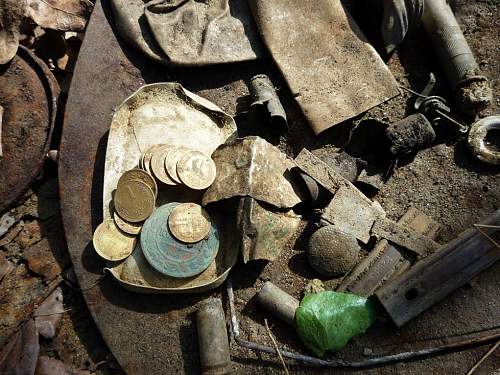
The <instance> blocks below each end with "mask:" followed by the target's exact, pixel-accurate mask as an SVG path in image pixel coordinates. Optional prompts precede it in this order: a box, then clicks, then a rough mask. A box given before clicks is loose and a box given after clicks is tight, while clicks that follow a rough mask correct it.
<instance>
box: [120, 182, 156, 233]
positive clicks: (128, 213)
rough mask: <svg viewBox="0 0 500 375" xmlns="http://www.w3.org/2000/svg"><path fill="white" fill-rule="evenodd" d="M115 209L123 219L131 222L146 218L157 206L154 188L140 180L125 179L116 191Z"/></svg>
mask: <svg viewBox="0 0 500 375" xmlns="http://www.w3.org/2000/svg"><path fill="white" fill-rule="evenodd" d="M114 203H115V209H116V212H118V215H120V216H121V217H122V218H123V219H125V220H126V221H129V222H131V223H138V222H141V221H144V220H146V219H147V218H148V217H149V215H151V213H152V212H153V210H154V208H155V195H154V193H153V190H151V188H150V187H149V186H148V185H147V184H146V183H144V182H142V181H140V180H125V181H123V182H122V183H121V184H120V183H119V184H118V186H117V188H116V192H115V199H114Z"/></svg>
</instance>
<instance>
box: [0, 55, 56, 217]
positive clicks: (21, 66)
mask: <svg viewBox="0 0 500 375" xmlns="http://www.w3.org/2000/svg"><path fill="white" fill-rule="evenodd" d="M0 74H1V75H0V106H1V107H3V116H2V121H1V123H2V129H1V137H0V139H1V142H2V151H3V156H2V157H1V158H0V212H3V211H5V210H6V209H7V208H8V207H10V206H11V205H12V204H13V203H14V202H15V201H16V200H17V199H18V198H19V197H20V196H21V194H22V193H24V191H26V190H27V189H28V187H29V186H30V184H31V182H32V181H33V180H34V178H35V177H36V176H37V175H38V173H39V172H40V169H41V168H42V165H43V161H44V159H45V154H46V153H47V151H48V148H49V144H50V138H51V135H52V129H53V126H54V121H55V113H56V105H57V97H58V95H59V86H58V85H57V81H56V79H55V78H54V76H53V75H52V73H51V72H50V70H49V69H48V68H47V66H46V65H45V63H44V62H43V61H42V60H40V59H39V58H38V57H36V56H35V55H34V54H33V53H31V52H30V51H29V50H28V49H26V48H24V47H22V46H21V47H19V50H18V52H17V55H16V56H15V57H14V58H13V59H12V61H11V62H10V63H8V64H6V65H2V66H0Z"/></svg>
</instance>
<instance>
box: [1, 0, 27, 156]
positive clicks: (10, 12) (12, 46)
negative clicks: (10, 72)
mask: <svg viewBox="0 0 500 375" xmlns="http://www.w3.org/2000/svg"><path fill="white" fill-rule="evenodd" d="M26 6H27V3H26V0H0V65H3V64H7V63H8V62H9V61H10V60H12V59H13V58H14V56H15V55H16V52H17V48H18V47H19V36H20V32H19V28H20V27H21V21H22V20H23V18H24V16H25V14H26V10H27V7H26ZM0 112H1V111H0ZM1 117H2V116H1V113H0V125H1V123H2V121H1ZM0 128H1V126H0ZM0 150H1V147H0ZM0 156H1V152H0Z"/></svg>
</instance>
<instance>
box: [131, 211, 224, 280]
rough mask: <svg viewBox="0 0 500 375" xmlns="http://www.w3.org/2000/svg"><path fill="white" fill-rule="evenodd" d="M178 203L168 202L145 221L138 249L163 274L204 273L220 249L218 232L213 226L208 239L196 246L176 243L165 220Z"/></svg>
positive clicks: (181, 275)
mask: <svg viewBox="0 0 500 375" xmlns="http://www.w3.org/2000/svg"><path fill="white" fill-rule="evenodd" d="M178 205H179V203H168V204H165V205H163V206H161V207H159V208H158V209H156V211H155V212H154V213H153V214H152V215H151V216H150V217H149V219H147V220H146V222H145V223H144V225H143V227H142V231H141V247H142V251H143V253H144V256H145V258H146V260H147V261H148V262H149V264H150V265H151V266H152V267H153V268H154V269H156V270H157V271H158V272H161V273H162V274H164V275H167V276H171V277H179V278H182V277H191V276H195V275H198V274H199V273H201V272H203V271H204V270H205V269H206V268H207V267H208V266H209V265H210V263H212V261H213V260H214V258H215V256H216V255H217V251H218V250H219V237H218V234H217V229H216V228H215V226H214V225H213V224H212V225H211V226H210V231H209V233H208V236H207V238H205V239H203V240H202V241H200V242H197V243H195V244H186V243H183V242H180V241H178V240H176V239H175V238H174V237H173V236H172V234H171V232H170V230H169V228H168V224H167V222H168V218H169V216H170V214H171V212H172V211H173V209H174V208H175V207H177V206H178Z"/></svg>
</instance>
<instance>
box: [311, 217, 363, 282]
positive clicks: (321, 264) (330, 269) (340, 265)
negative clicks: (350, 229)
mask: <svg viewBox="0 0 500 375" xmlns="http://www.w3.org/2000/svg"><path fill="white" fill-rule="evenodd" d="M358 253H359V245H358V241H357V240H356V238H355V237H354V236H353V235H351V234H347V233H344V232H342V231H341V230H338V229H336V228H335V227H334V226H332V225H329V226H326V227H322V228H320V229H318V230H317V231H316V232H314V233H313V235H312V236H311V238H310V239H309V249H308V252H307V259H308V261H309V264H310V265H311V267H312V268H314V270H315V271H317V272H318V273H320V274H321V275H323V276H328V277H338V276H342V275H344V274H346V273H347V272H349V271H350V270H351V269H352V268H353V267H354V265H355V264H356V261H357V259H358Z"/></svg>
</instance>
